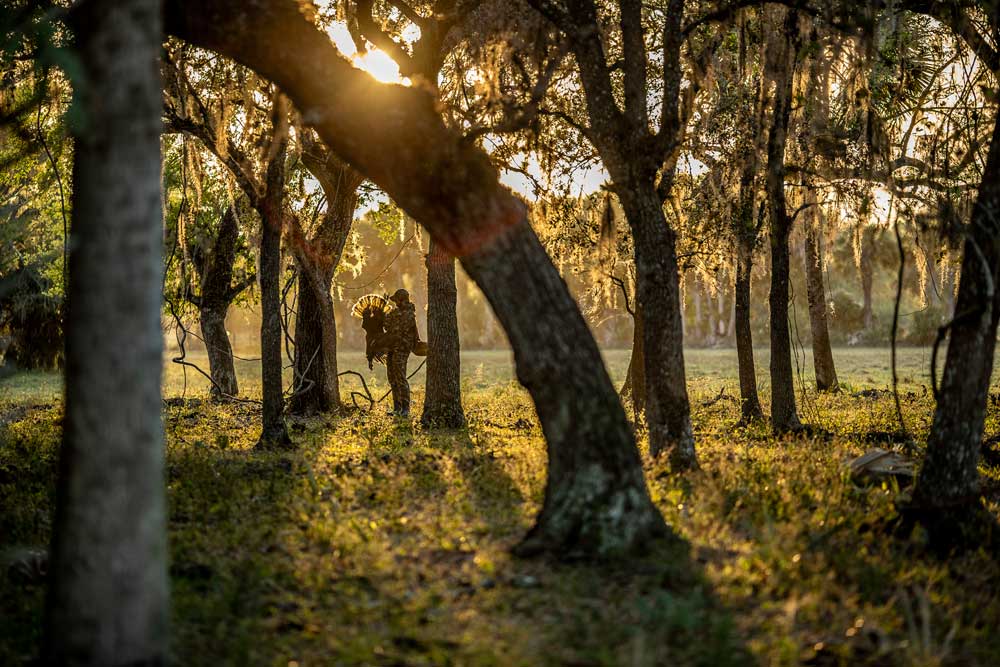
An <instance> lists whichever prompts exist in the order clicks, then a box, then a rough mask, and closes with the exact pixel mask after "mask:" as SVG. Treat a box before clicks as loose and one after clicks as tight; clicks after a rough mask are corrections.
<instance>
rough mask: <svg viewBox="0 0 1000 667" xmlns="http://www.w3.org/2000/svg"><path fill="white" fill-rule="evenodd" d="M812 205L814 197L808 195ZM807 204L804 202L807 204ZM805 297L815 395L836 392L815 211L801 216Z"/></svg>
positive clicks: (817, 216)
mask: <svg viewBox="0 0 1000 667" xmlns="http://www.w3.org/2000/svg"><path fill="white" fill-rule="evenodd" d="M811 198H812V203H813V204H815V199H816V196H815V193H813V194H811ZM807 203H808V202H807ZM804 215H805V216H806V218H805V219H806V229H805V264H806V294H807V297H808V300H809V327H810V329H811V331H812V352H813V369H814V370H815V372H816V389H817V390H818V391H836V390H837V369H836V367H835V366H834V363H833V349H832V348H831V347H830V330H829V328H828V326H827V319H826V311H827V306H826V288H825V286H824V284H823V250H822V237H821V232H820V229H819V221H820V214H819V212H818V211H817V210H816V209H815V207H813V208H811V209H810V210H808V211H806V212H805V213H804Z"/></svg>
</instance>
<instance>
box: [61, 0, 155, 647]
mask: <svg viewBox="0 0 1000 667" xmlns="http://www.w3.org/2000/svg"><path fill="white" fill-rule="evenodd" d="M73 20H74V31H73V32H74V34H75V36H76V47H77V50H76V53H77V54H78V55H79V58H80V64H81V67H82V71H81V75H82V77H83V79H82V80H80V81H76V82H75V83H76V84H77V86H76V92H77V95H78V102H79V107H78V111H79V112H80V113H81V114H82V115H81V117H82V118H83V119H84V120H85V121H86V122H85V123H80V124H76V125H74V127H75V128H78V131H79V134H78V135H77V136H76V142H75V147H74V162H73V186H74V187H73V206H72V216H73V218H72V242H71V247H72V252H71V254H70V259H69V310H68V313H67V341H66V350H67V363H66V403H65V405H66V411H65V413H66V414H65V422H64V429H65V430H64V436H63V445H62V449H61V450H60V460H59V480H58V486H57V489H58V490H57V494H56V511H55V520H54V525H53V531H52V559H51V564H50V572H49V582H50V583H49V589H48V597H47V600H46V607H45V640H44V643H43V647H42V652H43V662H44V664H47V665H95V666H97V665H160V664H165V662H166V661H167V658H168V654H167V637H168V619H169V610H168V607H169V592H168V586H167V544H166V504H165V486H164V481H163V480H164V465H163V424H162V422H161V419H160V410H161V408H162V403H161V397H160V375H161V369H162V364H163V357H162V353H163V335H162V332H161V330H160V309H161V290H162V284H161V273H160V272H161V271H162V255H161V247H162V243H163V240H162V229H163V227H162V225H163V220H162V208H161V200H160V132H161V123H160V113H161V104H162V102H161V92H160V91H161V87H160V78H159V70H158V67H157V62H156V61H157V58H158V56H159V52H160V45H161V44H162V41H163V35H162V31H161V28H162V26H161V21H160V3H159V2H156V1H155V0H114V1H111V0H93V1H92V2H87V3H83V4H81V5H79V6H78V7H77V8H76V11H75V13H74V15H73ZM79 128H84V129H82V130H80V129H79Z"/></svg>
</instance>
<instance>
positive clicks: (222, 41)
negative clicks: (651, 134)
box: [167, 0, 666, 556]
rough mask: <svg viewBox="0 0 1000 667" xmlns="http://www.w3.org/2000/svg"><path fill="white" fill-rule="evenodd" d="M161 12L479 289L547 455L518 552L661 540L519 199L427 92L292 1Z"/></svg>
mask: <svg viewBox="0 0 1000 667" xmlns="http://www.w3.org/2000/svg"><path fill="white" fill-rule="evenodd" d="M169 7H170V11H168V13H167V16H168V17H169V20H171V21H172V28H173V31H174V33H175V34H177V35H178V36H179V37H181V38H184V39H188V40H189V41H192V42H194V43H195V44H197V45H199V46H202V47H205V48H210V49H214V50H216V51H219V52H221V53H222V54H224V55H226V56H229V57H231V58H234V59H235V60H237V61H238V62H240V63H242V64H244V65H246V66H248V67H251V68H253V69H255V70H256V71H257V72H258V73H260V74H261V75H262V76H264V77H267V78H269V79H271V80H273V81H275V82H277V83H278V84H279V85H280V86H282V89H283V90H284V91H285V92H286V93H287V94H288V95H289V96H290V97H291V98H292V99H293V100H294V102H295V104H296V106H297V107H298V109H299V111H300V113H301V114H302V117H303V119H305V121H306V122H307V123H311V124H313V126H314V127H315V129H316V130H317V132H318V133H319V134H320V136H321V137H322V139H323V141H324V142H326V143H327V145H328V146H330V147H331V149H332V150H334V151H336V152H337V153H338V154H340V155H341V156H343V157H344V158H345V159H347V160H349V161H350V162H351V163H352V165H353V166H354V167H356V168H357V169H358V170H359V171H360V172H362V173H364V174H365V175H367V176H368V177H370V178H371V179H372V180H373V181H374V182H375V183H377V184H378V185H379V186H380V187H382V188H383V189H384V190H385V191H386V192H387V193H388V194H389V195H390V196H391V197H392V198H393V200H394V201H395V202H396V203H397V204H398V205H399V206H400V207H401V208H403V210H405V211H406V212H407V213H409V214H410V215H412V216H413V217H414V218H415V219H416V220H418V221H419V222H420V223H421V224H422V225H424V226H425V227H426V228H427V229H428V230H429V231H430V233H431V235H432V237H433V238H434V240H435V241H436V242H438V243H440V244H441V245H442V247H443V248H444V249H445V250H446V251H448V252H449V253H450V254H452V255H454V256H456V257H458V258H459V260H460V261H461V262H462V266H463V267H465V270H466V272H467V273H468V274H469V276H470V277H471V278H472V279H473V280H474V281H475V282H476V284H477V285H479V287H480V288H482V290H483V293H484V294H485V295H486V298H487V299H488V300H489V302H490V304H491V305H492V306H493V310H494V312H495V313H496V315H497V317H498V318H499V319H500V321H501V323H502V324H503V326H504V329H505V330H506V332H507V334H508V336H509V340H510V343H511V346H512V347H513V349H514V358H515V362H516V368H517V374H518V379H519V380H520V381H521V383H522V384H524V386H525V387H526V388H527V390H528V391H529V393H530V394H531V397H532V399H533V400H534V402H535V409H536V411H537V413H538V418H539V421H541V423H542V429H543V431H544V433H545V439H546V444H547V447H548V454H549V468H548V476H547V480H548V481H547V484H546V494H545V502H544V504H543V507H542V511H541V513H540V514H539V516H538V518H537V521H536V524H535V527H534V528H533V529H532V530H531V532H530V533H529V535H528V537H527V538H526V540H525V542H524V543H523V544H522V548H521V549H520V552H521V553H525V554H532V553H541V552H547V553H552V554H555V555H558V556H563V555H565V554H567V553H577V554H580V555H589V556H595V555H598V556H608V555H614V554H620V553H622V552H627V551H634V550H640V549H642V548H644V547H645V546H646V545H647V544H648V541H649V540H650V538H652V537H655V536H659V535H662V534H664V532H665V531H666V526H665V524H664V522H663V517H662V516H661V515H660V513H659V511H658V510H657V509H656V507H655V506H654V505H653V504H652V502H651V500H650V498H649V494H648V492H647V489H646V483H645V479H644V477H643V471H642V466H641V462H640V459H639V453H638V450H637V448H636V446H635V441H634V439H633V437H632V434H631V431H630V429H629V426H628V422H627V421H626V419H625V412H624V410H623V409H622V407H621V403H620V402H619V401H618V396H617V394H616V392H615V389H614V387H613V386H612V384H611V379H610V378H609V377H608V374H607V371H606V370H605V368H604V365H603V361H602V359H601V355H600V352H599V351H598V349H597V344H596V343H595V342H594V339H593V337H592V336H591V334H590V331H589V330H588V328H587V325H586V322H585V321H584V319H583V316H582V315H581V314H580V311H579V309H578V308H577V306H576V303H575V302H574V301H573V298H572V296H571V295H570V293H569V290H568V289H567V288H566V284H565V283H564V282H563V281H562V279H561V278H560V276H559V273H558V272H557V271H556V269H555V267H554V266H553V265H552V262H551V261H550V260H549V258H548V256H547V255H546V254H545V250H544V249H543V248H542V245H541V243H540V242H539V241H538V238H537V237H536V236H535V234H534V232H533V231H532V229H531V226H530V224H529V222H528V219H527V215H526V211H525V210H524V206H523V204H521V203H520V202H519V201H518V200H517V199H516V198H515V197H514V196H513V195H512V194H511V193H510V191H508V190H506V189H505V188H503V187H502V186H501V185H500V184H499V181H498V176H497V172H496V169H495V168H494V167H493V166H492V164H491V163H490V160H489V158H488V157H487V156H486V155H485V154H484V153H483V152H482V151H480V150H479V149H477V148H476V147H475V146H474V145H472V144H471V143H470V142H468V141H466V140H464V139H463V138H462V137H461V136H460V135H458V134H457V133H455V132H453V131H451V130H449V129H447V128H446V127H445V125H444V123H443V122H442V120H441V118H440V116H439V115H438V113H437V111H436V110H435V105H434V100H433V98H432V96H430V95H429V94H427V93H426V91H424V90H422V89H420V88H419V87H414V88H404V87H401V86H387V85H382V84H378V83H375V82H374V81H373V80H372V79H371V78H370V77H368V75H366V74H365V73H363V72H360V71H359V70H356V69H354V68H353V67H352V66H351V65H350V63H348V62H347V61H346V60H344V59H343V58H342V57H341V56H340V55H339V54H338V52H337V51H336V49H335V47H334V46H333V44H332V43H331V42H330V39H329V37H328V36H327V35H326V34H325V33H323V32H321V31H320V30H319V29H318V28H317V27H316V26H315V25H313V24H311V23H310V22H309V21H308V20H307V19H306V18H305V16H304V15H303V14H302V12H301V11H300V7H299V4H298V3H297V2H294V0H265V1H262V2H257V3H254V4H253V5H248V4H247V3H244V2H242V1H241V0H203V1H202V2H199V3H197V5H194V4H188V3H183V2H179V1H178V0H170V2H169ZM237 23H238V24H240V25H242V26H245V27H246V29H245V30H243V31H241V32H240V33H239V34H236V33H235V32H234V31H233V30H232V29H231V26H232V25H234V24H237ZM260 44H284V45H294V48H287V47H286V48H275V49H261V48H260V47H259V45H260ZM344 90H350V91H351V92H352V94H350V95H345V94H343V91H344Z"/></svg>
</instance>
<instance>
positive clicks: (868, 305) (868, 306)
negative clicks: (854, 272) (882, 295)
mask: <svg viewBox="0 0 1000 667" xmlns="http://www.w3.org/2000/svg"><path fill="white" fill-rule="evenodd" d="M874 254H875V228H874V227H872V226H871V225H866V226H865V228H864V229H863V230H862V232H861V261H860V264H861V266H860V271H861V292H862V294H863V295H864V296H863V302H862V306H861V320H862V322H863V324H864V328H865V331H871V330H872V327H873V326H874V317H873V315H872V284H873V283H874V280H875V261H874V257H873V256H874Z"/></svg>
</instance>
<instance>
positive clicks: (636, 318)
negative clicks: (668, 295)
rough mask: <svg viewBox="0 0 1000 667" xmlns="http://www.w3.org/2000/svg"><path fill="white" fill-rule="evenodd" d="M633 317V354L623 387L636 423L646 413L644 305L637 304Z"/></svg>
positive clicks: (623, 394)
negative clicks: (630, 403)
mask: <svg viewBox="0 0 1000 667" xmlns="http://www.w3.org/2000/svg"><path fill="white" fill-rule="evenodd" d="M634 310H635V313H634V314H633V315H632V354H631V356H630V357H629V360H628V370H627V371H626V372H625V377H626V380H625V385H624V386H623V387H622V392H621V394H622V397H623V398H624V397H626V396H628V397H629V398H630V399H631V401H632V413H633V415H634V416H635V423H636V424H638V423H639V422H640V421H641V420H642V416H643V415H644V414H645V412H646V355H645V354H644V352H643V336H644V333H643V328H644V327H643V321H644V320H643V315H642V305H640V304H638V303H637V304H635V306H634Z"/></svg>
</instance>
